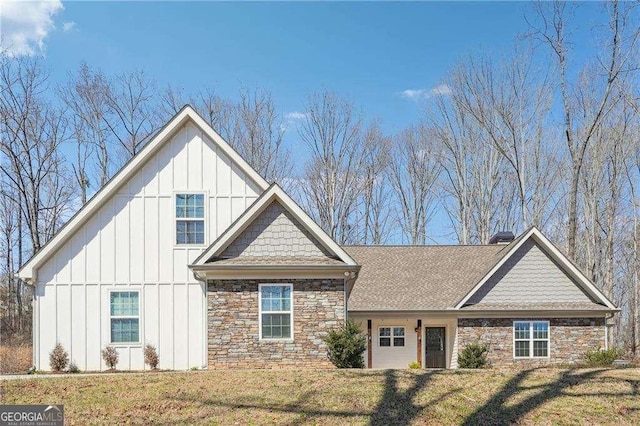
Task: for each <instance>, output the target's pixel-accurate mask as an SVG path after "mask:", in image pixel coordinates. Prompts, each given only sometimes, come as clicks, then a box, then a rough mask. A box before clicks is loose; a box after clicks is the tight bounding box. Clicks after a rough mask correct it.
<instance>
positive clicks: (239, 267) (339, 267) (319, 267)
mask: <svg viewBox="0 0 640 426" xmlns="http://www.w3.org/2000/svg"><path fill="white" fill-rule="evenodd" d="M187 266H188V267H189V269H191V270H192V271H198V272H200V271H205V272H206V271H227V270H228V271H238V270H243V271H247V270H249V271H262V270H266V271H278V270H285V269H286V270H295V271H353V272H358V271H360V265H304V264H296V265H287V264H277V265H274V264H267V265H257V264H253V265H246V264H245V265H228V264H227V265H211V264H206V265H187Z"/></svg>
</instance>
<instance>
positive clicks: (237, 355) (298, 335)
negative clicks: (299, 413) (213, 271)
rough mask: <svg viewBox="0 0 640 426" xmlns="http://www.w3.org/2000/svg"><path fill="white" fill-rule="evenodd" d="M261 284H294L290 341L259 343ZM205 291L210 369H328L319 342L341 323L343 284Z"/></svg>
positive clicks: (227, 285)
mask: <svg viewBox="0 0 640 426" xmlns="http://www.w3.org/2000/svg"><path fill="white" fill-rule="evenodd" d="M260 283H269V284H271V283H287V284H293V341H290V342H289V341H269V340H262V341H261V340H260V338H259V336H260V335H259V330H258V315H259V313H258V284H260ZM207 287H208V291H207V318H208V320H207V323H208V326H207V336H208V361H209V369H215V368H287V367H315V368H330V367H332V364H331V363H330V362H329V359H328V357H327V348H326V345H325V344H324V342H323V341H322V339H323V338H324V337H325V336H326V335H327V332H328V331H329V330H330V329H332V328H336V327H339V326H340V325H342V323H343V321H344V308H345V303H344V281H343V280H341V279H338V280H335V279H334V280H330V279H327V280H323V279H313V280H299V279H298V280H216V281H209V283H208V285H207Z"/></svg>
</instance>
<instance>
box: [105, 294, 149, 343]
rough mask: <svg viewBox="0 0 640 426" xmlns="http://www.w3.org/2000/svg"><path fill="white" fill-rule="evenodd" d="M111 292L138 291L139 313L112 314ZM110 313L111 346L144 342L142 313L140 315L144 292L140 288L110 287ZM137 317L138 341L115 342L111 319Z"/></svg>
mask: <svg viewBox="0 0 640 426" xmlns="http://www.w3.org/2000/svg"><path fill="white" fill-rule="evenodd" d="M111 293H138V315H111ZM107 303H108V309H109V310H108V311H107V312H108V313H109V345H110V346H116V347H117V346H123V347H126V346H139V345H141V344H142V315H140V308H141V306H142V292H141V291H140V289H137V288H135V289H132V288H121V289H112V290H111V289H110V290H109V294H108V299H107ZM127 318H131V319H137V320H138V341H137V342H114V341H112V340H111V320H112V319H127Z"/></svg>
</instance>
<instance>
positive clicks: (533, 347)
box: [513, 321, 549, 358]
mask: <svg viewBox="0 0 640 426" xmlns="http://www.w3.org/2000/svg"><path fill="white" fill-rule="evenodd" d="M513 356H514V358H548V357H549V321H514V322H513Z"/></svg>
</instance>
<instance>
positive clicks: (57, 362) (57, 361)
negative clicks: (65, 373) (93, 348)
mask: <svg viewBox="0 0 640 426" xmlns="http://www.w3.org/2000/svg"><path fill="white" fill-rule="evenodd" d="M68 364H69V354H68V353H67V351H66V350H65V349H64V347H63V346H62V345H61V344H60V343H57V344H56V346H55V347H54V348H53V350H52V351H51V353H50V354H49V365H50V366H51V370H53V371H62V370H64V369H65V368H67V365H68Z"/></svg>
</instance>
